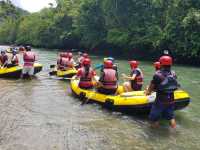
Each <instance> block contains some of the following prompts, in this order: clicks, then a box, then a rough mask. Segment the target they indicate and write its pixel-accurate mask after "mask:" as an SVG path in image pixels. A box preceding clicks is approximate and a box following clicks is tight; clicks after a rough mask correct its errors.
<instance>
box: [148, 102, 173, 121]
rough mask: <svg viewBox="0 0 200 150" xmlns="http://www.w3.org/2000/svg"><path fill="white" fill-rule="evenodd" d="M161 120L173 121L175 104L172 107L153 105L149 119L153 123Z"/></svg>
mask: <svg viewBox="0 0 200 150" xmlns="http://www.w3.org/2000/svg"><path fill="white" fill-rule="evenodd" d="M161 118H164V119H167V120H171V119H173V118H174V104H171V105H161V104H160V105H158V104H153V105H152V108H151V112H150V114H149V119H150V120H151V121H153V122H156V121H158V120H159V119H161Z"/></svg>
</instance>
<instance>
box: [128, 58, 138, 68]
mask: <svg viewBox="0 0 200 150" xmlns="http://www.w3.org/2000/svg"><path fill="white" fill-rule="evenodd" d="M129 64H130V66H131V69H134V68H137V67H138V65H139V62H138V61H136V60H132V61H129Z"/></svg>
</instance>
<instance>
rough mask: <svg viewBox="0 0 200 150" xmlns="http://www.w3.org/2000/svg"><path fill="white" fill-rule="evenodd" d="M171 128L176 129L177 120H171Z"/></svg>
mask: <svg viewBox="0 0 200 150" xmlns="http://www.w3.org/2000/svg"><path fill="white" fill-rule="evenodd" d="M170 126H171V128H173V129H175V128H176V120H175V119H171V120H170Z"/></svg>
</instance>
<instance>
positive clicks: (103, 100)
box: [70, 79, 190, 113]
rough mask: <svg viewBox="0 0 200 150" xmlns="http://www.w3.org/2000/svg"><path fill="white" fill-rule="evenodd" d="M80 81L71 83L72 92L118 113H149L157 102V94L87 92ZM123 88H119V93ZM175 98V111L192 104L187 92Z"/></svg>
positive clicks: (177, 92)
mask: <svg viewBox="0 0 200 150" xmlns="http://www.w3.org/2000/svg"><path fill="white" fill-rule="evenodd" d="M78 82H79V81H78V80H75V79H72V80H71V82H70V85H71V89H72V92H73V93H74V94H75V95H76V96H78V97H79V98H80V99H82V100H83V101H89V102H97V103H100V104H103V105H104V106H106V107H109V108H111V109H114V110H117V111H128V112H130V111H131V112H136V113H137V112H140V113H144V112H146V113H147V112H149V111H150V108H151V105H152V103H153V102H154V101H155V98H156V93H153V94H152V95H150V96H146V95H145V94H144V91H135V92H128V93H121V94H119V95H104V94H100V93H97V92H96V91H95V90H85V89H81V88H79V87H78ZM121 88H122V87H119V92H120V91H122V90H121ZM174 96H175V109H176V110H179V109H183V108H185V107H186V106H187V105H188V104H189V103H190V96H189V94H188V93H187V92H185V91H182V90H177V91H175V93H174Z"/></svg>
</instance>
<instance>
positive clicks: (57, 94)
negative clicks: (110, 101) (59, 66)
mask: <svg viewBox="0 0 200 150" xmlns="http://www.w3.org/2000/svg"><path fill="white" fill-rule="evenodd" d="M34 51H36V52H37V54H38V55H39V62H40V63H42V64H43V65H44V68H43V71H42V72H41V73H39V74H37V78H36V79H34V80H32V81H24V80H21V79H19V80H6V79H0V89H1V90H0V150H165V149H166V150H188V149H194V150H196V149H200V142H199V141H200V118H199V115H200V69H199V68H195V67H188V66H175V67H173V69H174V70H175V71H176V73H177V75H178V80H179V82H180V84H181V86H182V88H183V89H184V90H186V91H188V92H189V94H190V95H191V99H192V102H191V104H190V105H189V107H187V108H186V109H184V110H181V111H177V112H176V119H177V124H178V125H177V129H176V130H175V131H172V130H170V129H169V128H168V123H167V122H162V126H161V128H159V129H151V128H150V126H149V122H148V119H147V118H140V117H137V116H130V115H126V114H123V113H118V112H109V111H107V110H106V109H104V108H102V107H101V106H99V105H97V104H87V105H83V106H82V105H80V104H81V102H80V101H79V100H78V99H76V98H74V97H72V95H71V90H70V88H69V83H68V82H67V81H61V80H56V79H51V78H50V77H49V76H48V71H49V65H50V64H54V63H55V62H56V57H57V52H56V51H47V50H43V49H41V50H37V49H35V50H34ZM92 59H93V63H94V64H98V63H100V62H101V61H102V58H101V57H98V56H92ZM117 63H118V65H119V70H120V73H122V72H123V73H128V72H129V66H128V63H127V60H117ZM140 67H141V68H142V70H143V72H144V75H145V85H147V84H148V82H149V81H150V80H151V77H152V74H153V72H154V68H153V67H152V64H151V63H149V62H141V63H140Z"/></svg>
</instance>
